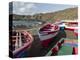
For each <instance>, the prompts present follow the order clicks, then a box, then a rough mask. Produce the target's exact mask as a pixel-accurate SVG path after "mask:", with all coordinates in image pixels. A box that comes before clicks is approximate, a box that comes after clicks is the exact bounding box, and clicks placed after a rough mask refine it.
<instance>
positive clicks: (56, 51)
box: [51, 45, 59, 55]
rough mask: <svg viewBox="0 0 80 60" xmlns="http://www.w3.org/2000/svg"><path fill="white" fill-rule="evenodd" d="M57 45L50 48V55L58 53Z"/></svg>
mask: <svg viewBox="0 0 80 60" xmlns="http://www.w3.org/2000/svg"><path fill="white" fill-rule="evenodd" d="M58 50H59V49H58V46H57V45H56V46H55V47H54V48H52V54H51V55H57V53H58Z"/></svg>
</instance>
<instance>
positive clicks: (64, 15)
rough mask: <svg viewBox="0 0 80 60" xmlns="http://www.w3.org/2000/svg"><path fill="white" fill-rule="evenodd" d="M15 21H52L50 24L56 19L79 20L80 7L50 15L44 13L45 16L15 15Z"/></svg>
mask: <svg viewBox="0 0 80 60" xmlns="http://www.w3.org/2000/svg"><path fill="white" fill-rule="evenodd" d="M10 16H11V15H10ZM13 19H14V20H29V19H36V20H44V21H50V22H53V21H55V20H56V19H62V20H63V19H64V20H65V19H67V20H75V19H78V7H76V8H68V9H65V10H60V11H56V12H50V13H44V14H43V13H40V14H35V15H33V16H31V15H16V14H13Z"/></svg>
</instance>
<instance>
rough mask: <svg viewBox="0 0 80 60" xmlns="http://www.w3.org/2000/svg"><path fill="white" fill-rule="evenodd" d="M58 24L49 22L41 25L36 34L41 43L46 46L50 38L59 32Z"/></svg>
mask: <svg viewBox="0 0 80 60" xmlns="http://www.w3.org/2000/svg"><path fill="white" fill-rule="evenodd" d="M59 29H60V28H59V26H57V25H55V24H51V23H47V24H45V25H44V26H43V27H41V28H40V29H39V32H38V35H39V38H40V41H41V42H42V45H45V46H47V45H48V43H49V42H50V40H52V39H53V37H55V36H56V35H57V34H58V32H59Z"/></svg>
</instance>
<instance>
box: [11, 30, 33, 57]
mask: <svg viewBox="0 0 80 60" xmlns="http://www.w3.org/2000/svg"><path fill="white" fill-rule="evenodd" d="M10 37H11V39H10V41H11V42H10V45H9V46H10V47H11V48H10V50H9V51H10V52H11V53H12V54H13V57H20V56H22V54H23V51H24V53H25V51H27V50H28V49H29V48H30V47H31V44H32V42H33V37H32V36H31V34H30V33H28V32H27V31H17V30H16V31H12V35H11V36H10Z"/></svg>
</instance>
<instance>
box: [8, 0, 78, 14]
mask: <svg viewBox="0 0 80 60" xmlns="http://www.w3.org/2000/svg"><path fill="white" fill-rule="evenodd" d="M74 7H77V6H75V5H63V4H47V3H30V2H13V7H12V6H11V4H9V13H11V11H13V14H18V15H34V14H36V13H49V12H55V11H59V10H64V9H67V8H74Z"/></svg>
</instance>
